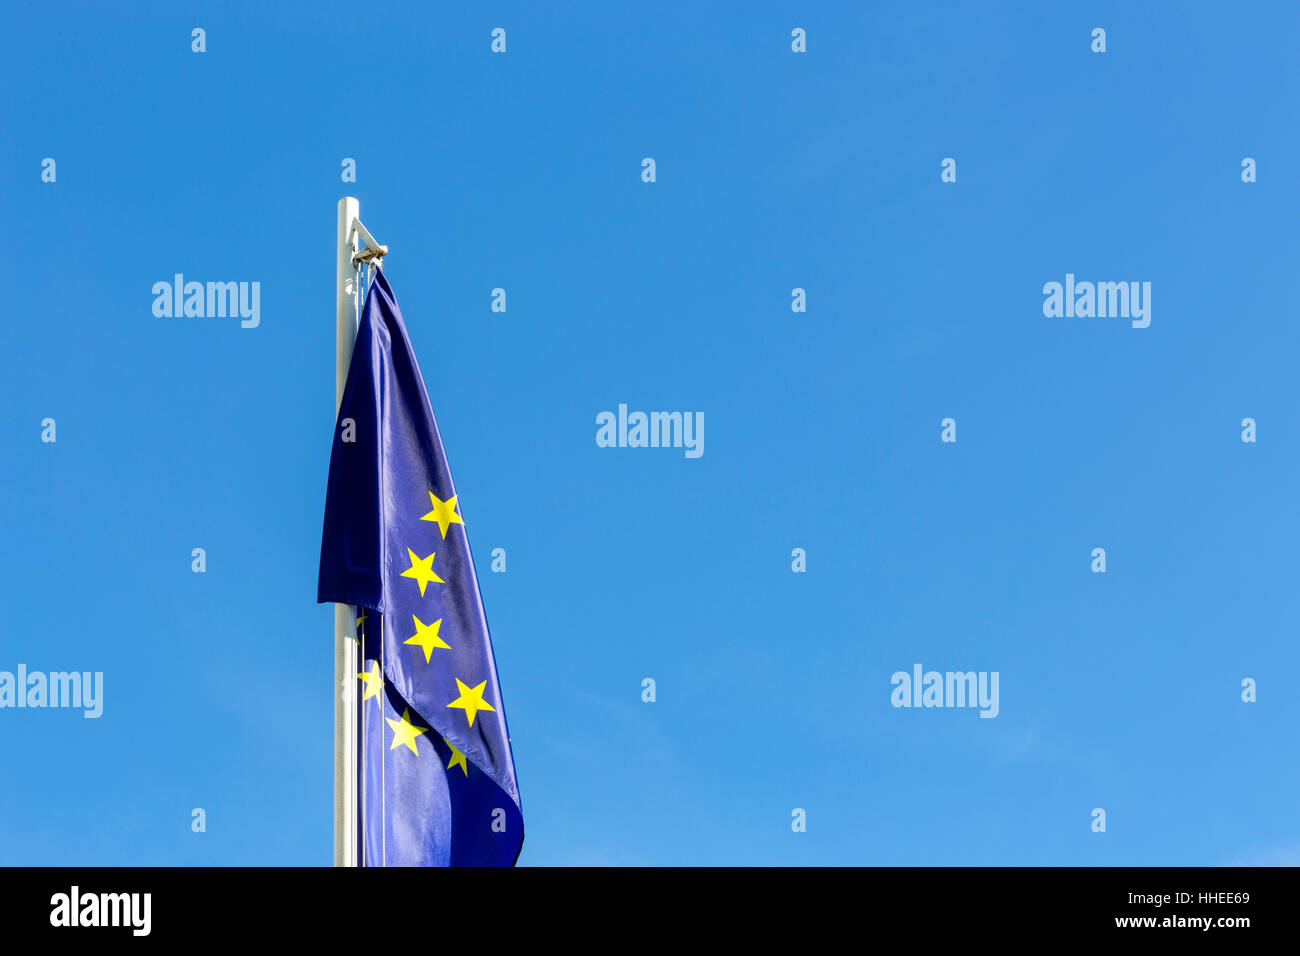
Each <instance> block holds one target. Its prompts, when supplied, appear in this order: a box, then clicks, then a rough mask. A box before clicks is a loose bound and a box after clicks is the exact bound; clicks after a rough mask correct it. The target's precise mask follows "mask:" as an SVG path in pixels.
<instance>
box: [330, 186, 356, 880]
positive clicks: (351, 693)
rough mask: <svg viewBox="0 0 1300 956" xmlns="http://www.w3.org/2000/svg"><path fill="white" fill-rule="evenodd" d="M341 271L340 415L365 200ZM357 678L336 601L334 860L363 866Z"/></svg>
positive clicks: (342, 250) (348, 225)
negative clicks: (359, 862)
mask: <svg viewBox="0 0 1300 956" xmlns="http://www.w3.org/2000/svg"><path fill="white" fill-rule="evenodd" d="M338 211H339V218H338V243H337V251H338V268H337V271H336V280H337V281H336V287H335V304H336V306H337V310H336V311H337V320H338V321H337V323H336V326H335V365H334V414H335V417H337V416H338V409H339V405H340V404H342V402H343V386H344V385H345V384H346V383H347V378H348V366H349V364H350V363H351V362H352V348H353V346H354V345H355V344H356V338H357V316H358V314H359V300H358V285H359V283H358V278H359V268H358V266H357V263H356V261H355V260H354V256H355V255H356V242H355V238H354V237H355V235H356V229H355V227H356V226H357V225H359V224H360V222H359V219H360V213H361V203H360V202H358V201H357V200H356V199H354V198H352V197H351V196H345V197H344V198H342V199H340V200H339V210H338ZM356 683H357V641H356V614H355V611H354V610H353V608H352V606H351V605H349V604H335V605H334V865H335V866H356V865H357V724H356V708H355V707H354V706H353V701H354V700H355V695H356Z"/></svg>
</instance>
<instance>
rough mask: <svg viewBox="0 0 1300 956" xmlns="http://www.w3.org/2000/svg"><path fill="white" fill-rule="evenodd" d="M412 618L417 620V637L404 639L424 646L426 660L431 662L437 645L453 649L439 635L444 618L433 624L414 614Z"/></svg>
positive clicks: (404, 642)
mask: <svg viewBox="0 0 1300 956" xmlns="http://www.w3.org/2000/svg"><path fill="white" fill-rule="evenodd" d="M411 620H413V621H414V622H415V637H408V638H407V639H406V640H404V641H402V643H403V644H414V645H416V646H417V647H422V648H424V662H425V663H426V664H427V663H429V658H430V656H431V655H432V654H433V649H434V648H435V647H445V648H446V649H447V650H451V645H450V644H448V643H447V642H446V641H444V640H443V639H442V638H441V637H439V636H438V627H439V626H440V625H441V624H442V618H438V620H436V621H434V622H433V623H432V624H425V623H424V622H423V621H421V620H420V619H419V618H418V617H416V616H415V615H414V614H412V615H411Z"/></svg>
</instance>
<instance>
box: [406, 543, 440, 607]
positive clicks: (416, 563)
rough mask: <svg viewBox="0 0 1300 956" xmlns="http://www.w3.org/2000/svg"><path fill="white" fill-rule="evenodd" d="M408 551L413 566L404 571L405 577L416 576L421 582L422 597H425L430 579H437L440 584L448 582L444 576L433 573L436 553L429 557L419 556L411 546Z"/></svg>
mask: <svg viewBox="0 0 1300 956" xmlns="http://www.w3.org/2000/svg"><path fill="white" fill-rule="evenodd" d="M406 553H407V554H409V555H410V556H411V566H410V567H409V568H407V569H406V570H405V571H403V572H402V577H404V578H414V579H415V580H416V581H418V582H419V584H420V597H424V588H425V586H426V585H427V584H428V583H429V582H430V581H437V582H438V583H439V584H446V583H447V582H445V581H444V580H443V579H442V578H440V577H438V575H436V574H434V573H433V559H434V558H436V557H437V555H436V554H431V555H429V556H428V557H427V558H417V557H416V556H415V552H414V551H412V550H411V549H410V548H407V549H406Z"/></svg>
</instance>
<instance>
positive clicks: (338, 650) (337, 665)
mask: <svg viewBox="0 0 1300 956" xmlns="http://www.w3.org/2000/svg"><path fill="white" fill-rule="evenodd" d="M360 214H361V203H360V202H358V201H357V200H356V199H354V198H353V197H351V196H345V197H344V198H342V199H340V200H339V208H338V232H337V239H338V242H337V253H338V255H337V260H336V261H337V268H336V271H335V277H336V285H335V305H336V307H337V308H336V323H335V345H336V348H335V363H334V414H335V417H337V416H338V410H339V406H340V405H341V404H342V402H343V387H344V386H345V385H346V384H347V380H348V366H349V365H351V364H352V349H353V346H354V345H355V344H356V338H357V319H358V317H359V315H360V314H361V296H360V289H359V282H358V280H359V279H360V272H361V268H362V267H363V266H367V267H369V268H372V269H373V268H374V267H375V266H377V265H378V266H379V267H380V268H382V267H383V265H382V260H383V258H384V256H386V255H388V247H387V246H381V245H380V244H379V243H377V242H376V241H375V237H374V236H372V235H371V234H370V230H369V229H367V228H366V227H365V226H363V225H362V224H361V219H360ZM358 240H360V241H358ZM359 658H360V655H359V653H358V647H357V609H356V608H354V607H352V606H351V605H349V604H335V605H334V865H335V866H356V865H357V864H358V856H359V851H360V841H359V835H358V830H357V780H358V776H359V775H358V772H357V771H358V760H357V737H358V733H357V731H358V728H357V707H356V699H357V694H356V686H357V673H358V671H359V670H360V668H359V667H358V660H359Z"/></svg>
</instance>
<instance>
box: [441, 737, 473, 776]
mask: <svg viewBox="0 0 1300 956" xmlns="http://www.w3.org/2000/svg"><path fill="white" fill-rule="evenodd" d="M442 742H443V743H444V744H446V745H447V746H448V747H450V748H451V763H449V764H447V769H448V770H450V769H451V768H452V767H454V766H456V764H460V769H461V770H463V771H465V776H467V777H468V776H469V767H468V766H467V765H466V764H465V755H464V754H463V753H461V752H460V751H459V750H457V749H456V745H455V744H453V743H452V742H451V741H450V740H448V739H447V738H446V737H443V738H442Z"/></svg>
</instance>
